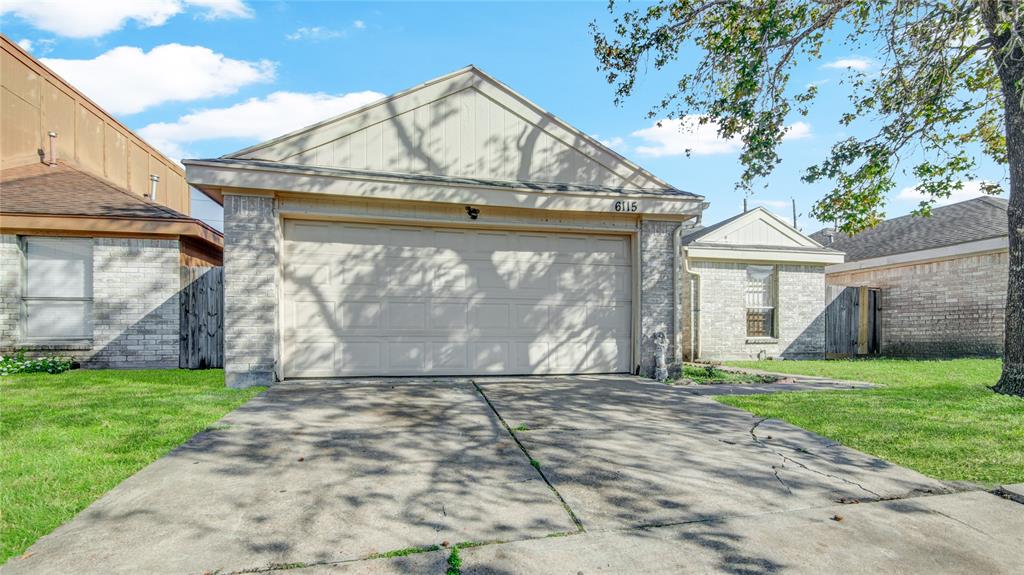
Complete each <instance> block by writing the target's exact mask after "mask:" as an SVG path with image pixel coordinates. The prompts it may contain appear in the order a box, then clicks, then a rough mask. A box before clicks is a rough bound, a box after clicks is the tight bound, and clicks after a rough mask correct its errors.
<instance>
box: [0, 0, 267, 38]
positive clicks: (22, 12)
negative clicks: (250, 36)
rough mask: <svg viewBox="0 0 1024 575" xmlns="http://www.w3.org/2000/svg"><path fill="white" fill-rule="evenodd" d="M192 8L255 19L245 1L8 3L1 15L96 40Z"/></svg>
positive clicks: (31, 0) (163, 20)
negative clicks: (130, 26)
mask: <svg viewBox="0 0 1024 575" xmlns="http://www.w3.org/2000/svg"><path fill="white" fill-rule="evenodd" d="M188 5H191V6H196V7H198V8H201V9H202V10H203V17H204V18H207V19H216V18H247V17H250V16H252V11H251V10H250V9H249V7H248V6H246V5H245V3H244V2H242V1H241V0H145V1H140V0H102V1H91V2H90V1H85V0H4V1H3V3H0V15H5V14H14V15H15V16H18V17H19V18H21V19H22V20H25V21H26V22H28V23H29V24H31V25H32V26H33V27H35V28H38V29H40V30H46V31H47V32H52V33H54V34H58V35H60V36H67V37H69V38H95V37H97V36H103V35H104V34H108V33H110V32H113V31H115V30H120V29H121V28H123V27H124V26H125V24H127V23H128V22H129V21H135V22H136V23H137V24H138V25H139V26H140V27H152V26H163V25H164V24H165V23H166V22H167V20H169V19H170V18H171V17H173V16H175V15H177V14H180V13H181V12H184V11H185V9H186V7H187V6H188Z"/></svg>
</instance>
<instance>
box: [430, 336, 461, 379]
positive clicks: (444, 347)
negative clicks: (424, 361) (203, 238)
mask: <svg viewBox="0 0 1024 575" xmlns="http://www.w3.org/2000/svg"><path fill="white" fill-rule="evenodd" d="M430 365H431V367H432V368H433V369H434V370H441V371H442V372H443V371H444V370H452V372H453V373H454V372H459V371H462V370H465V369H466V368H468V367H469V345H468V344H467V343H465V342H457V341H442V342H433V343H431V344H430Z"/></svg>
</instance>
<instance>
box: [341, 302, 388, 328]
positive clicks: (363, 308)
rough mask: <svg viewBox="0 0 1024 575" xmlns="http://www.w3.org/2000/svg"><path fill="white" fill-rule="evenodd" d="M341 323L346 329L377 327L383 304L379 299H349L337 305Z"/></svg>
mask: <svg viewBox="0 0 1024 575" xmlns="http://www.w3.org/2000/svg"><path fill="white" fill-rule="evenodd" d="M338 308H339V311H340V313H341V325H342V326H344V327H345V328H347V329H379V328H380V325H381V317H383V315H384V311H383V309H384V306H383V304H382V303H381V302H379V301H351V302H344V303H342V304H341V305H339V306H338Z"/></svg>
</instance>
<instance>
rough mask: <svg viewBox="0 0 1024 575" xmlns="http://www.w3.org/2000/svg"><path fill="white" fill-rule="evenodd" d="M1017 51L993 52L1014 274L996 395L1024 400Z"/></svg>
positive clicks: (1020, 64)
mask: <svg viewBox="0 0 1024 575" xmlns="http://www.w3.org/2000/svg"><path fill="white" fill-rule="evenodd" d="M1014 25H1016V24H1014ZM1005 40H1006V39H1005V37H1004V38H1003V42H1002V43H1001V44H1002V46H1000V47H1001V48H1003V47H1005V45H1006V41H1005ZM999 44H1000V43H999V42H997V45H999ZM1013 52H1015V53H1014V54H1006V51H1005V48H1003V49H998V50H994V51H993V55H994V57H995V60H996V63H997V66H998V68H999V78H1000V81H1001V82H1002V87H1003V98H1004V99H1005V105H1006V152H1007V167H1008V169H1009V172H1010V205H1009V209H1008V211H1007V216H1008V218H1007V219H1008V224H1009V232H1010V253H1009V264H1010V266H1009V267H1010V270H1009V272H1010V273H1009V279H1008V282H1007V289H1006V331H1005V334H1004V338H1005V341H1004V343H1003V373H1002V375H1001V376H1000V377H999V382H998V383H997V384H996V385H995V387H993V388H992V389H993V390H994V391H995V392H996V393H1004V394H1007V395H1019V396H1022V397H1024V109H1022V106H1021V104H1022V102H1021V100H1022V98H1024V88H1021V86H1022V85H1024V51H1022V50H1021V49H1020V48H1019V47H1017V48H1014V49H1013ZM1006 56H1009V57H1008V58H1007V57H1006Z"/></svg>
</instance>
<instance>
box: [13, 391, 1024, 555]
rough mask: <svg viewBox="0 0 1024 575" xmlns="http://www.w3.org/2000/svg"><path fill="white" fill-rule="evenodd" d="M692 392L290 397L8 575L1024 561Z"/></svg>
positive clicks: (132, 491) (839, 462) (1006, 525)
mask: <svg viewBox="0 0 1024 575" xmlns="http://www.w3.org/2000/svg"><path fill="white" fill-rule="evenodd" d="M730 387H732V388H736V389H730V391H732V392H737V393H739V392H742V391H743V390H742V387H743V386H730ZM694 391H695V390H694V388H693V387H689V388H676V387H670V386H665V385H661V384H657V383H653V382H648V381H644V380H638V379H634V378H629V377H572V378H566V377H561V378H494V379H477V380H476V381H475V382H474V381H470V380H443V381H412V380H394V381H382V380H377V381H338V382H315V383H314V382H302V383H289V384H282V385H278V386H276V387H274V388H272V389H271V390H270V391H268V392H267V393H265V394H263V395H261V396H260V397H258V398H256V399H254V400H252V401H251V402H249V403H247V404H246V405H245V406H243V407H242V408H240V409H238V410H236V411H235V412H233V413H231V414H229V415H228V416H227V417H225V418H224V420H223V421H222V424H221V425H217V426H215V428H216V430H214V431H209V432H206V433H202V434H200V435H198V436H196V437H195V438H193V439H192V440H191V441H189V442H188V443H187V444H186V445H184V446H182V447H181V448H179V449H177V450H176V451H174V452H173V453H171V454H170V455H168V456H167V457H164V458H163V459H161V460H159V461H157V462H155V463H154V464H152V465H150V466H149V467H147V468H146V469H144V470H142V471H141V472H139V473H138V474H136V475H135V476H133V477H131V478H130V479H128V480H127V481H125V482H124V483H122V484H121V485H119V486H118V487H117V488H115V489H114V490H112V491H111V492H110V493H108V494H107V495H106V496H104V497H103V498H102V499H101V500H99V501H98V502H96V503H95V504H94V505H92V506H90V507H89V508H88V509H86V510H85V511H84V512H82V513H81V514H80V515H79V516H78V517H76V518H75V519H74V520H72V521H71V522H69V523H67V524H65V525H64V526H62V527H60V528H59V529H57V530H56V531H54V533H52V534H51V535H49V536H47V537H44V538H43V539H41V540H40V541H39V542H38V543H37V544H36V545H34V546H33V547H32V548H31V549H30V550H29V553H27V554H26V557H25V558H23V559H18V558H16V559H12V560H11V561H10V562H8V564H7V565H5V566H4V567H3V572H4V573H55V572H64V573H71V572H74V573H140V572H147V573H149V572H152V573H208V572H219V573H237V572H241V571H246V570H264V571H276V570H285V569H286V568H287V571H286V572H288V573H321V572H322V573H431V572H435V573H443V572H444V570H445V568H446V558H447V551H446V550H444V549H441V550H438V551H433V552H424V553H414V554H406V553H407V552H402V553H397V554H400V555H405V556H401V557H384V558H374V557H379V556H380V555H394V554H396V553H394V552H399V551H402V550H406V549H408V548H410V547H419V546H431V545H443V544H448V545H451V544H456V543H461V542H474V543H485V544H484V545H480V546H477V547H473V548H469V549H464V550H463V551H462V555H463V558H464V565H463V572H465V573H561V572H564V573H571V574H576V573H580V572H582V573H594V572H609V573H616V572H627V571H628V572H708V571H725V572H771V571H794V572H821V571H823V570H826V569H827V570H832V571H844V572H867V571H880V570H885V571H907V572H911V571H913V572H916V571H924V570H927V571H932V572H957V571H962V570H963V568H964V567H966V566H970V567H971V569H973V571H974V572H981V573H998V572H1003V571H1007V567H1008V566H1013V565H1016V564H1017V563H1018V562H1019V557H1015V556H1014V555H1016V553H1017V550H1019V549H1020V548H1021V547H1022V545H1024V529H1022V527H1024V505H1021V504H1019V503H1015V502H1012V501H1010V500H1007V499H1002V498H999V497H996V496H994V495H991V494H988V493H985V492H980V491H974V492H960V493H953V492H954V491H957V489H954V488H953V487H952V486H950V485H946V484H943V483H942V482H939V481H935V480H932V479H929V478H927V477H924V476H922V475H920V474H918V473H915V472H913V471H910V470H907V469H904V468H901V467H898V466H895V465H892V464H889V463H887V462H884V461H881V460H878V459H876V458H873V457H870V456H867V455H864V454H862V453H859V452H856V451H853V450H850V449H847V448H844V447H842V446H839V445H837V444H835V443H834V442H831V441H828V440H826V439H824V438H822V437H819V436H816V435H814V434H811V433H808V432H806V431H804V430H801V429H799V428H796V427H793V426H790V425H787V424H784V423H781V422H778V421H773V420H767V421H764V420H761V419H758V418H755V417H753V416H751V415H750V414H749V413H747V412H744V411H741V410H738V409H734V408H731V407H728V406H725V405H722V404H719V403H717V402H715V401H714V400H713V399H712V398H710V397H707V396H705V395H702V394H701V393H694ZM723 391H724V389H723ZM764 391H766V390H765V389H763V386H760V387H759V388H758V389H751V390H750V392H764ZM960 489H962V488H960ZM1011 561H1012V562H1011Z"/></svg>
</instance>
